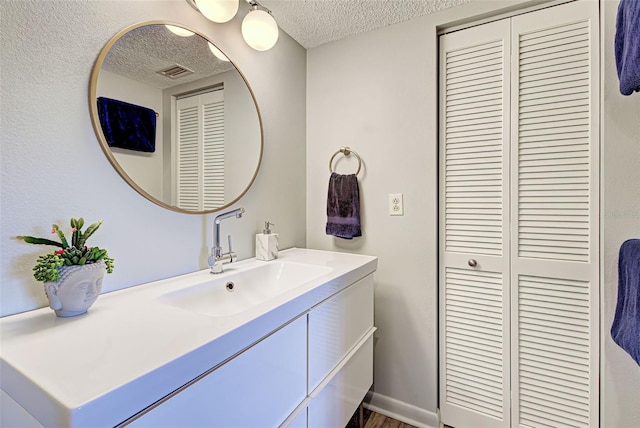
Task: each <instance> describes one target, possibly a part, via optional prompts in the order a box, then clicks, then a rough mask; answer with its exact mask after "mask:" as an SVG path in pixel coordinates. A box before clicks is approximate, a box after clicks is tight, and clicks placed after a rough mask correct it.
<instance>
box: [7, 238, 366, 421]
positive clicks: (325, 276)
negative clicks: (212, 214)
mask: <svg viewBox="0 0 640 428" xmlns="http://www.w3.org/2000/svg"><path fill="white" fill-rule="evenodd" d="M376 265H377V259H376V258H375V257H370V256H362V255H354V254H345V253H335V252H326V251H317V250H306V249H289V250H286V251H282V252H281V253H280V257H279V258H278V259H277V260H273V261H269V262H264V261H258V260H255V259H251V260H245V261H242V262H239V263H234V264H231V265H227V266H226V267H225V272H224V273H222V274H220V275H211V274H210V273H209V271H208V270H203V271H199V272H195V273H192V274H187V275H182V276H179V277H175V278H169V279H165V280H161V281H155V282H152V283H148V284H144V285H140V286H137V287H133V288H130V289H126V290H120V291H116V292H112V293H108V294H104V295H102V296H100V298H99V299H98V301H97V302H96V303H95V304H94V306H93V307H92V308H91V309H90V310H89V312H88V313H87V314H85V315H82V316H78V317H73V318H58V317H56V316H55V314H54V313H53V312H51V311H50V310H49V309H48V308H45V309H39V310H36V311H31V312H26V313H22V314H18V315H13V316H9V317H5V318H2V319H0V334H1V340H2V346H1V348H0V364H1V365H0V370H1V371H2V377H1V381H0V386H1V387H2V392H1V394H2V396H1V398H2V399H1V402H2V409H1V414H2V420H1V425H2V426H23V427H29V426H34V427H37V426H70V427H86V426H92V427H98V426H134V427H157V426H164V427H170V426H180V427H188V426H211V427H215V426H220V427H225V428H227V427H277V426H292V427H307V426H308V427H327V426H332V427H333V426H335V427H339V426H344V425H345V424H346V423H347V421H348V420H349V418H350V416H351V415H352V414H353V412H354V411H355V410H356V409H357V407H358V405H359V403H360V402H361V401H362V399H363V398H364V396H365V394H366V392H367V391H368V389H369V388H370V386H371V384H372V382H373V332H374V331H375V328H374V326H373V272H374V271H375V269H376Z"/></svg>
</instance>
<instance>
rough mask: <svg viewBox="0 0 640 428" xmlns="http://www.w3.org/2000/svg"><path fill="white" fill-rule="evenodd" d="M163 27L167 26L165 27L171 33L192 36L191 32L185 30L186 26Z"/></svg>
mask: <svg viewBox="0 0 640 428" xmlns="http://www.w3.org/2000/svg"><path fill="white" fill-rule="evenodd" d="M165 27H167V29H168V30H169V31H171V32H172V33H173V34H176V35H178V36H180V37H189V36H193V34H194V33H193V32H191V31H189V30H187V29H186V28H182V27H176V26H175V25H165Z"/></svg>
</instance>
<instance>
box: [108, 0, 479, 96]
mask: <svg viewBox="0 0 640 428" xmlns="http://www.w3.org/2000/svg"><path fill="white" fill-rule="evenodd" d="M241 1H242V0H241ZM245 1H246V0H245ZM259 1H260V4H262V5H263V6H264V7H266V8H268V9H270V10H271V11H272V12H273V16H274V17H275V19H276V21H277V23H278V26H279V27H280V29H281V30H282V31H285V32H286V33H287V34H289V35H290V36H291V37H293V38H294V39H295V40H296V41H297V42H298V43H300V44H301V45H302V46H303V47H305V48H306V49H311V48H313V47H316V46H320V45H322V44H325V43H329V42H333V41H336V40H340V39H342V38H345V37H348V36H351V35H355V34H360V33H365V32H367V31H371V30H375V29H378V28H382V27H386V26H389V25H393V24H396V23H398V22H403V21H408V20H410V19H413V18H416V17H419V16H423V15H427V14H430V13H434V12H437V11H439V10H442V9H446V8H449V7H453V6H457V5H460V4H463V3H468V2H469V1H471V0H360V1H357V0H259ZM187 3H189V4H192V2H189V1H187ZM243 9H247V8H243V7H241V9H240V10H241V11H242V10H243ZM241 13H242V12H241ZM174 64H178V65H181V66H183V67H186V68H188V69H190V70H193V71H194V73H193V74H191V75H188V76H184V77H181V78H179V79H176V80H172V79H170V78H168V77H165V76H162V75H159V74H157V73H156V72H157V71H159V70H161V69H164V68H167V67H169V66H171V65H174ZM232 68H233V66H232V65H231V64H230V63H228V62H222V61H219V60H217V59H216V58H215V57H214V56H213V55H212V54H211V52H210V51H209V49H208V46H207V41H206V40H204V39H203V38H201V37H200V36H198V35H194V36H191V37H179V36H176V35H174V34H173V33H171V32H169V31H168V30H167V29H166V28H165V27H164V25H150V26H144V27H141V28H138V29H136V30H133V31H131V32H129V33H127V34H126V35H125V36H123V37H122V38H121V39H120V40H119V41H118V42H117V43H116V44H115V45H114V46H113V47H112V48H111V50H110V52H109V54H108V55H107V56H106V58H105V60H104V63H103V69H105V70H109V71H112V72H114V73H117V74H121V75H124V76H128V77H130V78H133V79H136V80H139V81H141V82H145V83H147V84H149V85H152V86H155V87H157V88H160V89H165V88H168V87H171V86H174V85H177V84H183V83H188V82H191V81H194V80H198V79H201V78H204V77H207V76H210V75H214V74H217V73H221V72H224V71H228V70H230V69H232Z"/></svg>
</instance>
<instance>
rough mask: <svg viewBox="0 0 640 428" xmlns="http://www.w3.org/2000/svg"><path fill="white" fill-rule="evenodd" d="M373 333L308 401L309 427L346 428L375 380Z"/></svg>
mask: <svg viewBox="0 0 640 428" xmlns="http://www.w3.org/2000/svg"><path fill="white" fill-rule="evenodd" d="M372 356H373V332H371V334H370V336H369V337H368V339H366V341H364V342H363V343H362V345H361V346H360V347H359V348H358V349H357V351H356V352H355V353H354V354H353V356H352V357H351V358H350V359H349V360H348V362H347V363H346V364H345V365H344V366H343V367H342V368H341V369H340V371H338V373H337V374H336V375H335V376H333V377H332V378H331V380H330V381H329V382H328V383H327V384H326V385H324V387H323V388H321V389H320V391H319V392H318V395H317V396H313V397H312V398H311V404H309V408H308V411H309V414H308V417H309V420H308V427H309V428H327V427H344V426H346V425H347V422H349V418H351V416H352V415H353V413H354V412H355V410H356V409H357V408H358V406H359V405H360V403H361V402H362V399H363V398H364V396H365V395H366V393H367V391H368V390H369V388H370V387H371V384H372V383H373V358H372Z"/></svg>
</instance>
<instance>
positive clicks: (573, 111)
mask: <svg viewBox="0 0 640 428" xmlns="http://www.w3.org/2000/svg"><path fill="white" fill-rule="evenodd" d="M598 24H599V23H598V10H597V3H596V2H577V3H569V4H566V5H561V6H558V7H554V8H550V9H545V10H541V11H538V12H536V14H535V15H533V14H525V15H521V16H517V17H514V18H513V19H512V52H513V55H512V58H513V61H512V82H513V83H512V100H513V101H514V102H513V108H512V137H511V140H512V141H511V144H512V158H511V159H512V160H511V164H512V177H511V182H512V187H511V199H512V207H513V209H512V213H511V224H512V236H511V242H512V249H511V254H512V265H511V283H512V289H513V291H512V293H513V302H514V303H513V309H512V311H513V316H512V319H513V324H512V325H513V331H514V334H513V340H512V355H513V362H514V368H513V374H512V388H513V390H514V393H516V394H517V405H514V406H513V419H514V422H513V426H520V427H532V426H534V427H535V426H550V427H585V426H592V427H597V426H598V418H599V412H598V364H599V358H598V349H599V339H598V338H599V336H598V328H599V324H598V319H599V318H598V305H599V287H598V284H599V272H598V265H599V259H598V249H599V241H598V212H599V203H598V198H599V196H598V195H599V184H598V177H599V175H598V167H599V157H598V156H599V127H598V113H599V107H598V106H599V95H598V92H599V82H600V80H599V78H598V76H599V63H598V44H597V40H598Z"/></svg>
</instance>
